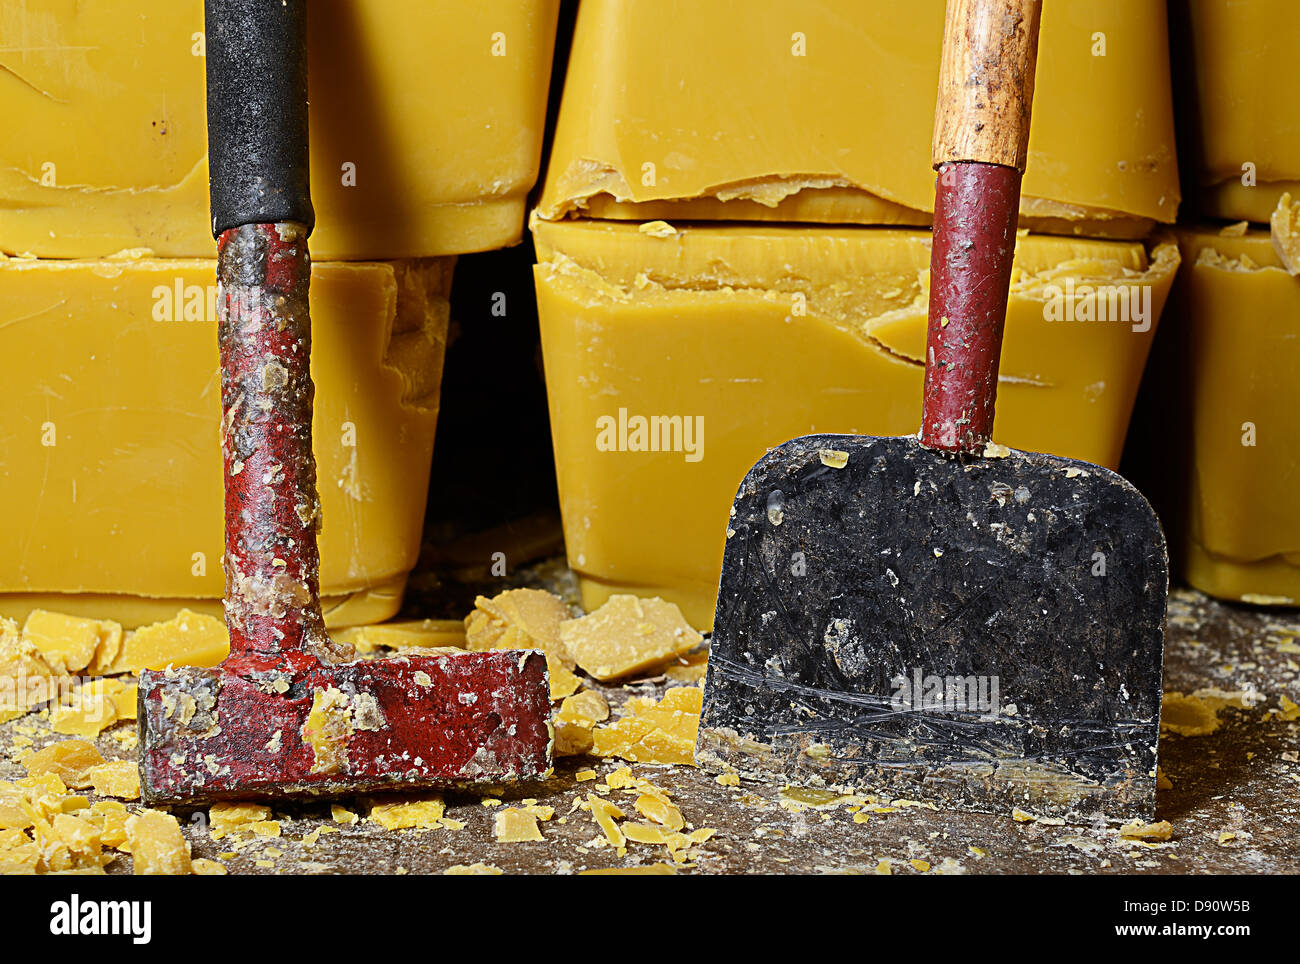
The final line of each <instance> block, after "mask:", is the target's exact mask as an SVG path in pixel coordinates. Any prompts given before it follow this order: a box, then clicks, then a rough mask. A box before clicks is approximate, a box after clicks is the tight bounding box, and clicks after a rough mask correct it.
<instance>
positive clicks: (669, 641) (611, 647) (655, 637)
mask: <svg viewBox="0 0 1300 964" xmlns="http://www.w3.org/2000/svg"><path fill="white" fill-rule="evenodd" d="M560 638H561V639H562V640H563V641H564V645H565V647H566V648H567V649H568V651H569V653H570V654H571V655H572V656H573V658H574V659H575V660H577V662H578V665H579V666H581V667H582V668H583V669H584V670H586V671H587V672H588V673H590V674H591V675H592V676H594V677H596V679H599V680H610V679H616V678H618V677H620V676H627V675H630V674H632V673H637V672H641V671H643V670H647V669H651V668H653V667H657V666H659V665H660V664H662V663H664V662H666V661H667V660H670V659H672V658H673V657H676V656H680V655H682V654H684V653H686V652H688V651H689V650H692V649H694V648H695V647H696V646H697V645H698V644H699V642H700V640H701V639H702V638H703V637H702V636H700V634H699V633H697V632H696V631H695V630H694V629H692V628H691V627H690V626H689V625H688V624H687V622H686V620H685V619H684V618H683V617H682V611H681V610H680V609H679V608H677V605H676V604H675V603H670V602H665V601H664V600H663V599H660V598H658V597H657V596H656V597H654V598H651V599H638V598H637V597H636V596H630V595H614V596H610V597H609V599H608V600H607V601H606V602H605V604H604V605H602V606H601V607H600V608H599V609H597V610H596V611H595V612H593V613H589V614H587V615H586V616H582V617H581V618H579V619H574V620H571V621H569V622H567V623H565V624H564V625H563V626H561V628H560Z"/></svg>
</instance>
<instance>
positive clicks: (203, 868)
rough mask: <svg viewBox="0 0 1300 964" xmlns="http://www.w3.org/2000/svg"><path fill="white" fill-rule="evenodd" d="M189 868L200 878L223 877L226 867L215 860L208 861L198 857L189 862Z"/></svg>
mask: <svg viewBox="0 0 1300 964" xmlns="http://www.w3.org/2000/svg"><path fill="white" fill-rule="evenodd" d="M190 867H191V868H192V870H193V871H194V873H195V874H197V875H199V876H201V877H224V876H226V874H227V871H226V865H225V864H223V863H219V862H218V861H215V860H208V859H207V858H206V857H199V858H198V859H197V860H194V861H192V862H191V864H190Z"/></svg>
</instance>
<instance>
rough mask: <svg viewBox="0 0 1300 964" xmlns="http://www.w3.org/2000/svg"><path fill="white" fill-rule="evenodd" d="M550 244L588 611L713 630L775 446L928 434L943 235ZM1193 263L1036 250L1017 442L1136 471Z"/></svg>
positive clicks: (1108, 247)
mask: <svg viewBox="0 0 1300 964" xmlns="http://www.w3.org/2000/svg"><path fill="white" fill-rule="evenodd" d="M534 238H535V241H536V244H537V252H538V258H539V262H540V263H539V264H537V265H536V266H535V268H534V272H535V281H536V287H537V301H538V309H539V316H540V319H541V336H542V348H543V353H544V357H545V366H546V382H547V391H548V395H549V404H550V412H551V432H552V438H553V442H554V447H555V458H556V471H557V476H558V480H559V490H560V503H561V510H562V513H563V517H564V529H565V540H566V544H567V551H568V558H569V563H570V565H571V566H572V567H573V568H574V570H575V571H576V572H577V574H578V577H579V581H580V585H581V589H582V597H583V607H584V608H585V609H586V610H587V611H588V612H591V611H592V610H594V609H596V608H597V607H598V606H599V605H601V604H602V603H604V602H605V601H606V600H607V599H608V598H609V596H610V595H612V594H615V593H632V594H635V595H638V596H662V597H663V598H664V599H667V600H670V601H672V602H675V603H677V604H678V605H679V606H681V608H682V611H683V613H684V615H685V617H686V620H687V622H689V623H690V624H691V625H692V626H694V627H696V628H697V629H699V630H701V631H704V630H706V629H707V628H708V627H709V626H710V625H711V624H712V621H713V607H714V600H715V596H716V593H717V588H718V576H719V572H720V570H721V564H722V549H723V544H724V541H725V540H724V535H725V530H726V522H727V512H728V509H729V508H730V506H731V502H732V499H733V498H734V496H735V493H736V487H737V486H738V485H739V484H740V481H741V479H742V478H743V477H744V475H745V473H746V471H747V470H748V469H749V467H750V466H751V465H752V464H753V463H754V462H755V461H756V460H757V459H758V458H759V457H760V456H762V455H763V453H764V452H765V451H766V450H767V449H768V447H770V446H774V445H778V444H780V443H782V442H785V441H787V440H789V439H791V438H794V437H796V436H799V435H806V434H808V433H811V432H843V433H848V434H860V435H910V434H914V433H915V432H916V430H917V428H918V426H919V425H920V409H921V384H922V377H923V372H924V364H923V358H924V352H925V327H926V312H927V299H928V294H929V293H928V272H929V264H930V235H929V232H928V231H923V230H907V229H887V228H853V227H845V228H825V229H816V230H813V229H809V228H792V227H784V226H775V225H773V226H768V225H729V226H702V227H687V228H683V229H681V230H674V231H673V232H671V233H670V234H667V235H665V234H664V233H663V232H656V235H650V234H646V233H643V232H642V231H641V230H639V229H638V227H637V225H635V224H630V223H625V222H593V221H563V222H535V224H534ZM1177 263H1178V253H1177V249H1176V246H1175V245H1174V244H1173V242H1172V240H1169V241H1165V242H1161V243H1157V244H1155V245H1153V246H1152V248H1151V249H1150V250H1148V249H1147V248H1146V247H1144V246H1143V245H1142V244H1137V243H1131V242H1117V241H1085V240H1078V239H1069V238H1053V237H1045V236H1036V235H1028V236H1025V237H1022V238H1021V239H1020V240H1019V243H1018V245H1017V252H1016V268H1015V272H1014V275H1013V279H1012V287H1011V297H1010V307H1009V310H1008V315H1007V325H1006V337H1005V342H1004V345H1003V349H1002V363H1001V378H1000V383H999V390H998V406H997V421H996V424H995V426H994V437H995V439H996V440H997V441H999V442H1001V443H1003V444H1006V445H1010V446H1014V447H1016V448H1020V449H1025V450H1029V451H1038V452H1051V453H1054V454H1058V455H1065V456H1069V457H1072V458H1077V459H1085V460H1087V461H1091V462H1097V463H1100V464H1102V465H1105V466H1107V467H1110V468H1114V467H1115V465H1116V464H1117V463H1118V461H1119V456H1120V451H1121V448H1122V446H1123V443H1124V436H1125V432H1126V431H1127V427H1128V419H1129V415H1130V412H1131V408H1132V405H1133V400H1134V396H1135V394H1136V391H1137V386H1138V382H1139V380H1140V378H1141V375H1142V369H1143V365H1144V364H1145V361H1146V355H1147V351H1148V348H1149V346H1150V341H1151V336H1152V334H1153V332H1154V331H1155V327H1156V323H1157V320H1158V318H1159V315H1160V310H1161V308H1162V307H1163V305H1164V300H1165V296H1166V295H1167V293H1168V290H1169V285H1170V282H1171V280H1172V278H1173V274H1174V271H1175V269H1176V267H1177ZM1121 297H1122V299H1123V301H1124V302H1125V303H1129V308H1130V309H1131V311H1129V312H1128V314H1127V315H1125V312H1124V311H1123V310H1121V309H1122V308H1123V305H1121V304H1120V299H1121ZM1103 314H1105V315H1106V316H1109V317H1112V318H1117V319H1119V320H1107V321H1102V320H1097V319H1098V318H1099V317H1101V316H1103ZM1139 315H1140V318H1139ZM1125 318H1127V320H1125ZM1058 319H1059V320H1058ZM1071 319H1074V320H1071ZM1084 319H1093V320H1084Z"/></svg>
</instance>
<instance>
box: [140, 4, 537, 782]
mask: <svg viewBox="0 0 1300 964" xmlns="http://www.w3.org/2000/svg"><path fill="white" fill-rule="evenodd" d="M205 14H206V30H207V70H208V128H209V164H210V169H211V185H212V186H211V195H212V232H213V236H214V237H215V238H216V239H217V274H218V280H219V282H220V289H219V290H220V294H219V299H218V303H219V331H218V339H219V342H220V347H221V402H222V422H221V429H222V432H221V435H222V454H223V462H224V467H225V491H226V518H225V533H226V552H225V560H224V566H225V573H226V595H225V610H226V623H227V626H228V628H229V631H230V647H231V651H230V655H229V657H228V658H227V659H226V660H225V662H223V663H222V664H221V665H220V666H219V667H217V668H216V669H196V668H182V669H179V670H173V669H168V670H167V671H165V672H146V673H144V674H142V676H141V680H140V713H139V719H140V730H141V748H140V752H141V764H140V770H141V788H142V796H143V797H144V799H145V801H146V802H149V803H155V804H158V803H182V802H204V801H209V800H216V799H227V798H236V797H250V796H284V795H307V794H315V795H337V794H344V793H353V792H359V791H366V790H376V789H380V788H402V787H419V786H431V785H443V784H448V783H474V782H484V781H488V782H501V781H505V780H510V779H524V778H535V777H540V776H542V775H543V774H545V773H546V772H547V771H548V770H549V768H550V727H549V717H550V701H549V693H548V683H547V678H546V668H545V660H544V657H543V656H542V655H541V654H540V653H537V652H532V651H507V652H492V653H449V654H437V655H435V654H429V655H420V656H410V657H400V658H393V659H384V660H356V661H349V657H350V656H351V655H352V654H351V653H350V651H348V649H349V648H347V647H341V646H339V645H337V644H335V643H333V642H332V641H331V640H330V638H329V636H328V635H327V634H326V632H325V622H324V619H323V617H322V615H321V608H320V601H319V581H320V555H319V551H318V549H317V541H316V534H317V530H318V529H319V527H320V523H321V511H320V502H319V499H318V497H317V491H316V463H315V459H314V457H313V454H312V445H311V439H312V434H311V423H312V401H313V386H312V380H311V368H310V358H311V322H310V315H309V309H308V291H309V282H310V276H311V259H310V256H309V254H308V249H307V238H308V235H309V234H310V233H311V229H312V226H313V223H314V211H313V209H312V204H311V198H310V194H309V186H308V156H307V65H306V2H305V0H285V2H282V3H281V2H275V3H272V2H267V0H207V3H206V10H205Z"/></svg>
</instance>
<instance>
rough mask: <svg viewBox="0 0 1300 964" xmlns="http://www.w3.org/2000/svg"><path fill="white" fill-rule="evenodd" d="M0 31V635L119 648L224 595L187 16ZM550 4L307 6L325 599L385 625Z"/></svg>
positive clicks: (81, 11)
mask: <svg viewBox="0 0 1300 964" xmlns="http://www.w3.org/2000/svg"><path fill="white" fill-rule="evenodd" d="M127 6H128V7H129V9H126V8H124V7H123V5H122V4H117V3H112V2H109V0H89V2H82V3H79V4H69V3H63V2H58V0H25V2H18V3H11V4H7V5H5V6H4V7H3V10H0V36H4V37H6V38H19V39H20V41H21V42H14V43H12V44H5V45H4V49H3V50H0V67H3V70H0V112H2V113H3V114H4V116H5V118H6V121H7V123H8V125H9V128H10V129H11V130H13V131H15V132H21V136H14V137H10V138H6V139H5V140H4V141H3V143H2V144H0V252H3V255H4V256H5V257H3V258H0V358H4V359H5V360H6V362H7V365H8V370H7V373H6V376H5V378H4V379H3V380H0V410H2V411H3V412H4V423H3V433H2V435H0V438H2V440H3V441H2V442H0V504H3V505H4V506H5V507H6V510H5V512H4V513H3V514H2V515H0V549H2V550H3V551H0V614H3V615H9V616H15V617H18V618H19V619H21V618H22V617H23V616H24V615H25V614H26V612H27V611H29V610H30V609H31V608H33V607H37V606H43V607H46V608H52V609H59V610H62V611H65V612H74V613H76V612H80V613H85V614H88V615H95V616H97V617H109V618H113V619H116V620H118V621H119V622H122V623H124V624H126V625H127V626H134V625H139V624H141V623H146V622H150V621H153V620H156V619H160V618H165V617H167V616H170V615H172V614H173V613H174V612H175V610H176V609H177V608H178V606H181V605H186V606H189V607H190V608H193V609H198V610H206V611H210V612H214V613H215V612H217V611H219V606H220V598H221V595H222V592H223V585H224V580H223V575H222V571H221V565H220V559H221V554H222V490H221V463H220V449H219V441H218V433H219V420H220V411H221V409H220V393H219V379H218V364H219V361H218V351H217V338H216V310H215V305H216V280H215V261H214V260H213V259H214V256H215V245H214V242H213V240H212V236H211V234H210V230H209V229H210V224H209V219H208V194H207V162H206V149H207V145H206V123H205V110H206V108H205V97H204V53H205V50H204V38H203V4H202V3H201V2H200V0H182V2H178V0H140V2H136V3H133V4H130V5H127ZM557 15H558V2H557V0H487V2H479V3H474V4H463V3H459V2H456V0H435V2H429V0H312V3H311V4H310V5H309V18H310V22H309V31H308V33H309V37H310V49H309V51H308V59H309V64H310V104H311V114H310V127H311V164H312V195H313V200H314V203H315V207H316V211H317V227H316V230H315V232H314V234H313V236H312V240H311V247H312V254H313V258H314V265H313V272H312V285H311V302H312V303H311V309H312V321H313V332H314V342H315V344H314V349H313V357H312V376H313V379H314V381H315V383H316V411H315V421H314V426H313V429H314V438H315V450H316V458H317V463H318V472H319V477H320V492H321V502H322V512H323V529H322V532H321V554H322V570H321V590H322V595H323V597H324V606H325V610H326V620H327V622H329V623H330V624H332V625H347V624H355V623H363V622H373V621H376V620H380V619H384V618H387V617H388V616H390V615H392V614H393V613H395V612H396V611H397V608H398V606H399V605H400V602H401V596H402V591H403V587H404V585H405V582H406V578H407V573H408V572H409V570H410V569H411V567H412V565H413V564H414V563H415V561H416V558H417V554H418V551H419V543H420V531H421V519H422V516H423V513H424V506H425V498H426V493H427V488H428V477H429V464H430V457H431V453H432V448H433V440H434V428H435V423H436V420H437V414H438V401H439V384H440V379H441V371H442V360H443V350H444V347H445V344H446V332H447V324H448V303H447V295H448V292H449V288H450V283H451V274H452V268H453V265H454V261H455V255H457V254H461V253H467V252H471V251H482V250H487V249H491V248H495V247H500V246H502V245H507V244H513V243H515V242H516V241H518V240H519V238H520V236H521V233H522V228H523V215H524V199H525V196H526V195H527V193H528V191H529V189H530V188H531V186H532V185H533V183H534V181H535V179H536V176H537V172H538V166H539V162H540V155H541V141H542V132H543V125H544V121H545V106H546V94H547V88H548V82H549V73H550V61H551V53H552V47H553V44H554V33H555V24H556V18H557Z"/></svg>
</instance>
